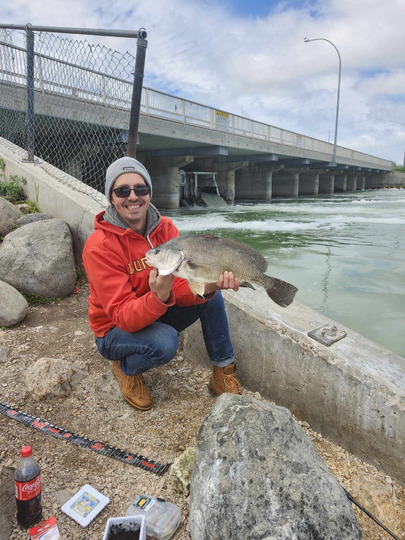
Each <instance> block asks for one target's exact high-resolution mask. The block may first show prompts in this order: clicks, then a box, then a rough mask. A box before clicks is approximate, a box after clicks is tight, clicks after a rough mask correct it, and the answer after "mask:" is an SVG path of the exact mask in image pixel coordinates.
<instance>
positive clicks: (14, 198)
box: [0, 175, 27, 204]
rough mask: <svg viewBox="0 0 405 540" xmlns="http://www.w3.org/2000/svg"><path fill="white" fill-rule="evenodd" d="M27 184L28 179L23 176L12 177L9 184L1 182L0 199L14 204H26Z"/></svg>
mask: <svg viewBox="0 0 405 540" xmlns="http://www.w3.org/2000/svg"><path fill="white" fill-rule="evenodd" d="M26 183H27V181H26V179H25V178H23V177H22V176H17V175H12V176H10V180H9V181H8V182H0V197H4V198H5V199H7V200H8V201H10V202H11V203H13V204H16V203H21V202H25V200H26V196H25V193H24V189H23V185H24V184H26Z"/></svg>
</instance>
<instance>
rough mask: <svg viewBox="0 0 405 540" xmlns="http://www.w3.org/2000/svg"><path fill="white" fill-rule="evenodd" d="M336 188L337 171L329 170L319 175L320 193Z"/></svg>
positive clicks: (331, 191)
mask: <svg viewBox="0 0 405 540" xmlns="http://www.w3.org/2000/svg"><path fill="white" fill-rule="evenodd" d="M334 189H335V173H334V172H330V171H327V172H325V173H321V174H320V175H319V194H321V193H333V192H334Z"/></svg>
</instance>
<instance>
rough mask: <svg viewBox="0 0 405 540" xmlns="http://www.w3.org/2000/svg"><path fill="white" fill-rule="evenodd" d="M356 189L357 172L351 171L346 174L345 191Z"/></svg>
mask: <svg viewBox="0 0 405 540" xmlns="http://www.w3.org/2000/svg"><path fill="white" fill-rule="evenodd" d="M356 189H357V174H355V173H352V174H348V175H347V176H346V191H356Z"/></svg>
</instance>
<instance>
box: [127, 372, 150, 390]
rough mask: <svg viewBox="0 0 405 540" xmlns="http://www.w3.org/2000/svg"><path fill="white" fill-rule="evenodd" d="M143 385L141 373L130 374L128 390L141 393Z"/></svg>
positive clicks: (143, 388)
mask: <svg viewBox="0 0 405 540" xmlns="http://www.w3.org/2000/svg"><path fill="white" fill-rule="evenodd" d="M145 386H146V385H145V382H144V380H143V377H142V375H132V377H131V381H130V383H129V388H128V390H135V391H138V392H139V393H141V394H143V392H144V390H145Z"/></svg>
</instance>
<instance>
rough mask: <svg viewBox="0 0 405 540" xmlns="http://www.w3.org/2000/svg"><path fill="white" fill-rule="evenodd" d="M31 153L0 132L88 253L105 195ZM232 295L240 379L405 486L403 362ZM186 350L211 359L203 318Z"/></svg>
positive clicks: (310, 318)
mask: <svg viewBox="0 0 405 540" xmlns="http://www.w3.org/2000/svg"><path fill="white" fill-rule="evenodd" d="M25 154H26V153H25V152H23V151H21V149H18V147H16V146H14V145H12V144H11V143H9V142H8V141H4V139H0V157H1V158H2V159H3V160H4V161H5V164H6V169H5V174H6V177H9V176H10V175H13V174H17V175H20V176H23V177H24V178H25V179H26V180H27V184H26V186H25V188H26V192H27V195H28V198H29V199H32V200H35V201H36V202H37V204H38V206H39V207H40V208H41V210H42V211H43V212H47V213H50V214H52V215H54V216H55V217H59V218H61V219H63V220H64V221H66V222H67V223H68V224H69V226H70V228H71V230H72V233H73V237H74V242H75V251H76V254H77V255H80V252H81V249H82V247H83V244H84V241H85V240H86V238H87V237H88V235H89V234H91V232H92V230H93V220H94V216H95V214H96V213H98V212H99V211H100V210H102V209H103V208H105V205H106V202H105V199H103V198H102V197H101V198H100V194H98V193H97V192H95V191H94V190H92V189H91V188H88V187H87V186H83V184H81V182H79V181H78V180H76V179H74V178H72V177H68V175H66V174H64V173H61V172H60V171H58V170H57V169H55V168H53V167H51V166H49V165H46V164H42V165H41V164H37V165H33V164H27V163H24V162H23V161H22V158H24V157H25ZM60 178H63V182H62V181H61V180H60ZM224 297H225V301H226V307H227V311H228V316H229V321H230V327H231V333H232V339H233V343H234V348H235V355H236V358H237V361H238V375H239V377H240V380H241V382H242V384H243V385H244V386H245V387H246V388H248V389H250V390H254V391H258V392H260V393H261V394H262V395H263V396H264V397H266V398H268V399H271V400H273V401H274V402H275V403H277V404H278V405H284V406H286V407H288V408H289V409H290V410H291V412H293V413H294V414H296V415H297V416H298V417H299V418H300V419H302V420H305V421H307V422H308V423H309V424H310V426H311V427H312V428H313V429H315V430H317V431H319V433H321V434H322V435H323V436H325V437H327V438H329V439H331V440H332V441H334V442H336V443H338V444H339V445H341V446H343V447H344V448H346V449H348V450H350V451H351V452H352V453H354V454H355V455H357V456H359V457H361V458H362V459H364V460H365V461H368V462H369V463H372V464H373V465H376V466H377V467H378V468H379V469H381V470H382V471H384V472H385V473H387V474H389V475H390V476H392V477H393V478H395V479H397V480H398V481H399V482H401V483H403V484H405V461H404V459H405V359H404V358H401V357H399V356H397V355H395V354H394V353H392V352H390V351H389V350H387V349H384V348H383V347H380V346H379V345H377V344H376V343H374V342H372V341H370V340H368V339H366V338H364V337H363V336H360V335H359V334H356V333H355V332H352V331H351V330H350V329H348V328H344V327H342V326H341V325H339V324H337V323H335V322H334V321H331V320H330V319H327V318H326V317H324V316H323V315H321V314H319V313H317V312H315V311H313V310H311V309H309V308H307V307H306V306H303V305H300V304H299V303H298V302H294V303H293V304H292V305H291V306H289V307H288V308H285V309H283V308H279V307H278V306H277V305H276V304H274V303H273V302H272V301H271V300H270V299H269V298H268V297H267V296H266V294H265V293H264V292H263V291H262V290H258V291H251V290H240V291H239V292H238V293H234V292H230V291H227V292H226V293H224ZM327 324H331V325H334V324H336V325H337V327H338V330H339V331H345V332H346V333H347V335H346V336H345V337H344V338H343V339H341V340H339V341H337V342H335V343H333V344H332V345H330V347H327V346H326V345H323V344H321V343H318V342H317V341H315V340H314V339H312V338H310V337H309V336H308V332H310V331H312V330H314V329H317V328H319V327H322V326H324V325H327ZM184 350H185V353H186V354H187V356H188V357H189V358H190V359H192V360H195V361H196V362H199V363H206V362H208V359H207V356H206V352H205V348H204V346H203V341H202V337H201V333H200V329H199V325H198V324H196V325H194V326H193V327H191V328H190V329H188V330H187V332H186V333H185V337H184Z"/></svg>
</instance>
